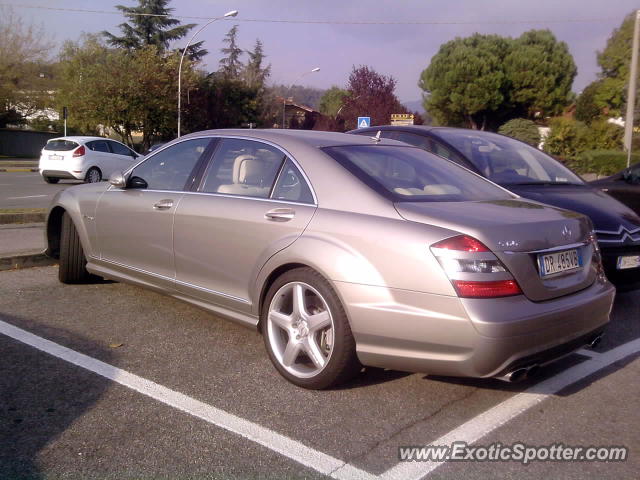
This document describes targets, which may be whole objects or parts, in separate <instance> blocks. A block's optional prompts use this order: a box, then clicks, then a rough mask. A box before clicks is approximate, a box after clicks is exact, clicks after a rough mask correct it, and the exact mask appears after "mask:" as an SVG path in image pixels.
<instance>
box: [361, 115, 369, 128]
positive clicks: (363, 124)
mask: <svg viewBox="0 0 640 480" xmlns="http://www.w3.org/2000/svg"><path fill="white" fill-rule="evenodd" d="M370 126H371V117H358V128H367V127H370Z"/></svg>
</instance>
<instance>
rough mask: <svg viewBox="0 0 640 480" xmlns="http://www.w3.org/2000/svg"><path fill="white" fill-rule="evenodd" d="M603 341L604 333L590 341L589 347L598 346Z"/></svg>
mask: <svg viewBox="0 0 640 480" xmlns="http://www.w3.org/2000/svg"><path fill="white" fill-rule="evenodd" d="M601 341H602V335H598V336H596V337H595V338H594V339H593V340H591V341H590V342H589V348H596V347H597V346H598V345H599V344H600V342H601Z"/></svg>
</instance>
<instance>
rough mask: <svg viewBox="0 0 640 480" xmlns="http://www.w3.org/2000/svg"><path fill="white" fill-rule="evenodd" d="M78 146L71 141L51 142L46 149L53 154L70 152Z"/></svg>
mask: <svg viewBox="0 0 640 480" xmlns="http://www.w3.org/2000/svg"><path fill="white" fill-rule="evenodd" d="M77 146H78V144H77V143H76V142H72V141H71V140H49V141H48V142H47V144H46V145H45V147H44V149H45V150H49V151H52V152H66V151H68V150H73V149H74V148H76V147H77Z"/></svg>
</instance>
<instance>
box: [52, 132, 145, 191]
mask: <svg viewBox="0 0 640 480" xmlns="http://www.w3.org/2000/svg"><path fill="white" fill-rule="evenodd" d="M139 156H140V155H139V154H137V153H136V152H134V151H133V150H131V149H130V148H129V147H127V146H126V145H124V144H122V143H120V142H116V141H115V140H111V139H108V138H102V137H59V138H53V139H51V140H49V141H48V142H47V144H46V145H45V146H44V148H43V149H42V154H41V155H40V164H39V170H40V175H42V177H43V178H44V181H45V182H47V183H58V181H60V179H61V178H69V179H75V180H84V181H85V182H87V183H94V182H99V181H100V180H102V179H103V178H104V179H107V178H109V177H110V176H111V174H112V173H113V172H117V171H123V170H126V169H128V168H129V167H130V166H131V164H132V163H133V162H134V161H135V160H136V158H138V157H139Z"/></svg>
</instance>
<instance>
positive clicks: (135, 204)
mask: <svg viewBox="0 0 640 480" xmlns="http://www.w3.org/2000/svg"><path fill="white" fill-rule="evenodd" d="M47 242H48V246H47V253H48V254H49V255H52V256H54V257H55V258H59V265H60V267H59V278H60V280H61V281H62V282H63V283H78V282H85V281H89V280H90V279H91V276H92V275H97V276H100V277H104V278H108V279H113V280H118V281H125V282H130V283H133V284H137V285H140V286H143V287H147V288H152V289H154V290H157V291H160V292H163V293H165V294H167V295H170V296H172V297H175V298H178V299H181V300H184V301H187V302H189V303H192V304H194V305H197V306H199V307H202V308H204V309H206V310H209V311H211V312H214V313H216V314H219V315H221V316H224V317H227V318H229V319H231V320H234V321H236V322H239V323H240V324H243V325H246V326H249V327H251V328H257V329H258V330H259V331H260V332H262V334H263V336H264V341H265V346H266V350H267V352H268V355H269V357H270V359H271V361H272V362H273V365H274V366H275V368H276V369H277V370H278V371H279V372H280V373H281V374H282V375H283V376H284V377H285V378H287V379H288V380H289V381H291V382H293V383H295V384H297V385H300V386H303V387H307V388H327V387H330V386H332V385H335V384H337V383H339V382H342V381H345V380H347V379H348V378H350V377H351V376H352V375H354V374H355V373H356V372H358V371H359V370H360V368H361V365H370V366H377V367H387V368H393V369H398V370H407V371H419V372H428V373H432V374H439V375H458V376H471V377H499V378H503V379H507V380H515V379H519V378H523V377H524V376H526V375H527V372H529V371H530V370H531V369H532V368H535V367H537V366H538V365H541V364H544V363H546V362H548V361H551V360H554V359H556V358H557V357H558V356H561V355H564V354H566V353H568V352H571V351H573V350H574V349H577V348H580V347H582V346H584V345H587V344H592V343H594V342H597V341H598V340H599V338H600V335H601V334H602V331H603V329H604V327H605V325H606V323H607V322H608V320H609V313H610V311H611V307H612V302H613V298H614V293H615V289H614V288H613V286H612V285H611V284H610V283H609V282H608V281H607V280H606V278H605V276H604V274H603V272H602V264H601V262H600V256H599V251H598V248H597V243H596V240H595V236H594V234H593V227H592V224H591V221H590V220H589V219H588V218H587V217H585V216H583V215H580V214H578V213H574V212H569V211H566V210H562V209H558V208H555V207H549V206H545V205H543V204H540V203H537V202H532V201H529V200H524V199H520V198H518V197H517V196H516V195H514V194H512V193H510V192H508V191H507V190H505V189H503V188H501V187H499V186H497V185H495V184H493V183H491V182H488V181H486V180H485V179H484V178H482V177H480V176H478V175H475V174H473V173H471V172H469V171H468V170H467V169H465V168H461V167H459V166H457V165H455V164H453V163H451V162H447V161H445V160H443V159H441V158H439V157H437V156H435V155H432V154H429V153H427V152H424V151H423V150H421V149H418V148H414V147H411V146H408V145H405V144H402V143H400V142H395V141H392V140H383V141H378V140H375V139H370V138H366V137H365V138H359V137H355V136H352V135H345V134H339V133H329V132H308V131H298V130H213V131H207V132H199V133H194V134H190V135H187V136H184V137H181V138H179V139H177V140H174V141H172V142H169V143H168V144H167V145H164V146H163V147H162V148H159V149H158V150H156V151H154V152H152V153H151V154H149V155H148V156H146V157H144V159H142V161H141V162H139V163H138V164H136V165H134V166H133V167H132V168H130V169H128V170H127V171H126V172H124V173H123V174H119V173H116V174H114V175H113V176H112V177H111V179H110V183H109V184H98V185H80V186H77V187H72V188H68V189H66V190H64V191H61V192H59V193H58V194H57V195H56V196H55V198H54V199H53V203H52V205H51V208H50V210H49V213H48V217H47ZM120 313H122V312H120ZM124 314H126V311H125V312H124Z"/></svg>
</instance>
